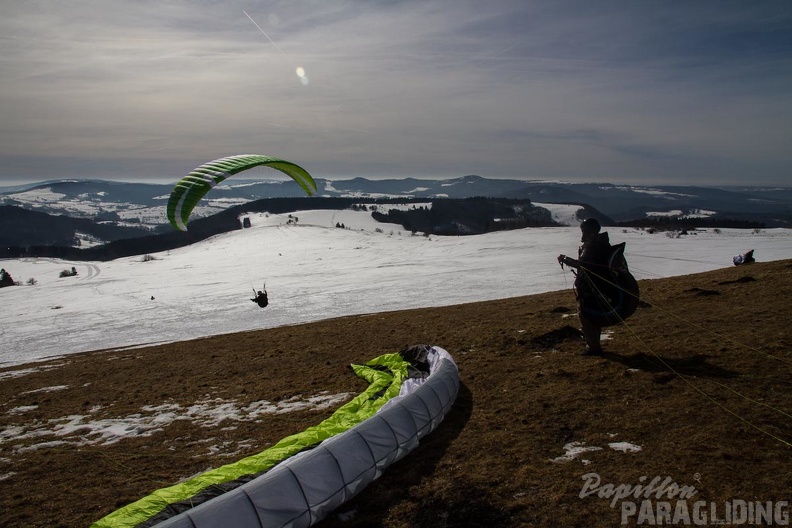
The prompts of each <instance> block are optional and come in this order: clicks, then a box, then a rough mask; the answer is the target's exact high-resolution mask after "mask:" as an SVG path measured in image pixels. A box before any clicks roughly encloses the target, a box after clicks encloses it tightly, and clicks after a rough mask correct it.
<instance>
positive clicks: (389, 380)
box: [91, 353, 410, 528]
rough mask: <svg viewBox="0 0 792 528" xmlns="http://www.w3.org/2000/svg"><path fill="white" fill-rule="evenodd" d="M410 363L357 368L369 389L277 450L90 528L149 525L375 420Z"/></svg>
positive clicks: (393, 360) (384, 359)
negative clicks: (211, 491)
mask: <svg viewBox="0 0 792 528" xmlns="http://www.w3.org/2000/svg"><path fill="white" fill-rule="evenodd" d="M409 365H410V364H409V363H408V362H406V361H404V359H403V358H402V356H401V355H399V354H397V353H394V354H384V355H382V356H379V357H377V358H374V359H372V360H371V361H369V362H367V363H366V364H365V365H352V369H353V371H354V372H355V375H357V376H358V377H360V378H362V379H364V380H366V381H367V382H369V387H368V388H367V389H366V390H365V391H364V392H362V393H361V394H359V395H358V396H356V397H355V398H354V399H352V400H351V401H350V402H349V403H346V404H345V405H343V406H341V407H339V408H338V409H337V410H336V412H335V413H333V415H332V416H330V417H329V418H327V419H326V420H324V421H323V422H321V423H319V424H318V425H315V426H312V427H309V428H308V429H306V430H305V431H303V432H301V433H297V434H295V435H292V436H287V437H286V438H284V439H282V440H280V441H279V442H278V443H276V444H275V445H273V446H272V447H270V448H268V449H266V450H264V451H262V452H260V453H257V454H255V455H251V456H249V457H246V458H243V459H242V460H239V461H237V462H235V463H233V464H228V465H226V466H222V467H219V468H217V469H213V470H210V471H207V472H205V473H202V474H200V475H198V476H196V477H194V478H192V479H190V480H187V481H185V482H182V483H179V484H176V485H173V486H170V487H167V488H162V489H159V490H157V491H155V492H153V493H152V494H151V495H148V496H147V497H144V498H142V499H140V500H138V501H136V502H133V503H132V504H129V505H127V506H124V507H123V508H121V509H118V510H116V511H114V512H113V513H111V514H109V515H107V516H106V517H104V518H102V519H100V520H99V521H97V522H95V523H94V524H92V525H91V528H131V527H135V526H138V525H140V524H142V523H145V522H146V521H147V520H149V519H151V518H152V517H154V516H155V515H157V514H158V513H160V512H161V511H162V510H164V509H165V508H167V507H168V506H169V505H171V504H175V503H178V502H182V501H186V500H189V499H191V498H192V497H195V496H196V495H198V494H199V493H200V492H201V491H203V490H205V489H207V488H209V487H210V486H215V485H219V484H224V483H228V482H233V481H235V480H238V479H241V478H243V477H245V476H249V475H256V474H259V473H262V472H264V471H267V470H269V469H271V468H272V467H274V466H275V465H276V464H278V463H279V462H282V461H284V460H286V459H287V458H289V457H291V456H294V455H296V454H297V453H299V452H300V451H303V450H304V449H307V448H310V447H312V446H314V445H316V444H318V443H320V442H322V441H323V440H326V439H328V438H331V437H333V436H335V435H337V434H339V433H343V432H344V431H346V430H348V429H350V428H352V427H353V426H355V425H357V424H359V423H360V422H362V421H363V420H366V419H367V418H370V417H372V416H374V414H375V413H376V412H377V410H378V409H379V408H380V407H382V406H383V405H384V404H385V403H386V402H387V401H388V400H390V399H391V398H394V397H395V396H398V395H399V390H400V389H401V385H402V383H403V382H404V380H405V379H407V377H408V370H407V369H408V366H409Z"/></svg>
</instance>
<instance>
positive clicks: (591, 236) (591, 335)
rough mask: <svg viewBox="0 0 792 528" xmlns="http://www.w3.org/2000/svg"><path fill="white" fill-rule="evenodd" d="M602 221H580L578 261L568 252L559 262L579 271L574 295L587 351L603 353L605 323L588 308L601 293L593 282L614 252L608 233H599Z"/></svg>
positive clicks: (590, 219)
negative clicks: (598, 320)
mask: <svg viewBox="0 0 792 528" xmlns="http://www.w3.org/2000/svg"><path fill="white" fill-rule="evenodd" d="M600 229H602V227H601V226H600V223H599V222H598V221H597V220H596V219H595V218H587V219H586V220H583V222H582V223H581V224H580V231H581V233H582V236H581V238H580V241H581V242H582V243H583V245H581V246H580V248H579V249H578V258H577V260H575V259H573V258H570V257H567V256H566V255H559V256H558V263H559V264H561V265H562V266H563V265H564V264H566V265H567V266H569V267H570V268H574V269H576V270H577V272H576V273H575V296H576V297H577V301H578V318H579V319H580V326H581V328H582V330H583V339H585V341H586V352H585V353H586V354H598V353H601V352H602V346H601V345H600V334H601V333H602V326H600V325H599V324H598V323H597V322H595V321H594V320H592V319H591V318H589V317H587V316H586V313H585V310H586V308H588V307H594V306H595V305H596V303H598V302H599V301H598V298H599V294H598V292H597V291H596V288H595V287H594V286H593V285H592V281H593V280H594V278H596V277H598V276H601V275H602V274H604V273H605V271H606V270H607V269H608V258H609V256H610V252H611V245H610V240H609V239H608V233H607V232H603V233H600Z"/></svg>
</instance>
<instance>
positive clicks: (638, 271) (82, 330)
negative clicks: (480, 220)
mask: <svg viewBox="0 0 792 528" xmlns="http://www.w3.org/2000/svg"><path fill="white" fill-rule="evenodd" d="M248 216H249V218H250V219H251V222H252V228H250V229H243V230H241V231H235V232H232V233H227V234H224V235H220V236H216V237H213V238H210V239H208V240H205V241H203V242H200V243H197V244H194V245H192V246H190V247H185V248H181V249H177V250H172V251H169V252H163V253H157V254H151V255H147V256H144V257H140V256H138V257H130V258H123V259H118V260H114V261H110V262H67V261H61V260H52V259H26V260H18V259H8V260H3V261H0V266H2V267H3V268H5V269H6V270H8V272H9V273H11V275H12V276H13V277H14V279H15V280H17V281H19V282H20V283H21V284H22V285H21V286H16V287H8V288H3V289H0V310H2V313H3V322H2V327H0V341H2V347H0V348H1V351H0V364H15V363H22V362H27V361H33V360H37V359H41V358H44V357H47V356H52V355H57V354H68V353H74V352H80V351H87V350H96V349H104V348H116V347H129V346H135V345H138V344H147V343H157V342H167V341H174V340H183V339H190V338H195V337H201V336H208V335H213V334H221V333H228V332H238V331H243V330H252V329H259V328H267V327H274V326H282V325H291V324H297V323H303V322H308V321H316V320H320V319H326V318H332V317H339V316H345V315H352V314H372V313H377V312H383V311H390V310H399V309H405V308H419V307H428V306H446V305H452V304H458V303H465V302H472V301H483V300H491V299H498V298H507V297H514V296H521V295H528V294H533V293H539V292H544V291H553V290H561V289H568V288H571V286H572V280H573V278H572V275H571V273H570V272H569V271H568V270H562V269H561V268H560V267H559V266H558V264H557V262H556V257H557V255H558V254H560V253H564V254H570V255H574V254H575V251H576V248H577V246H578V244H579V240H578V239H579V236H580V235H579V230H578V229H576V228H534V229H522V230H516V231H507V232H496V233H490V234H486V235H476V236H467V237H435V236H431V237H424V236H411V234H410V233H408V232H405V231H404V230H403V229H402V228H401V226H398V225H388V224H381V223H377V222H375V221H374V220H373V219H372V218H371V216H370V214H369V213H367V212H357V211H351V210H344V211H302V212H299V213H295V214H292V215H288V214H286V215H271V214H270V215H268V214H263V213H261V214H260V213H255V214H251V215H248ZM294 217H297V218H296V222H295V218H294ZM337 224H343V225H344V227H345V228H344V229H341V228H338V227H335V226H336V225H337ZM610 235H611V240H612V241H613V242H614V243H615V242H620V241H626V242H627V258H628V260H629V262H630V265H631V269H632V270H633V272H634V274H635V275H636V277H637V278H639V279H641V278H657V277H665V276H673V275H681V274H688V273H695V272H701V271H706V270H712V269H716V268H720V267H726V266H731V265H732V263H731V259H732V257H733V256H734V255H736V254H739V253H742V252H744V251H745V250H747V249H752V248H753V249H755V250H756V255H755V256H756V259H757V260H758V261H768V260H777V259H783V258H790V257H792V231H789V230H783V229H772V230H762V231H761V232H758V233H754V232H752V231H750V230H728V229H724V230H721V231H720V232H716V231H715V230H709V231H701V232H697V233H696V234H691V235H687V236H681V237H679V238H671V237H669V236H667V235H666V234H662V233H656V234H648V233H646V232H643V231H639V230H624V231H622V230H616V231H611V232H610ZM72 266H73V267H75V269H76V270H77V272H78V274H77V275H76V276H73V277H62V278H61V277H59V272H60V271H62V270H64V269H70V268H71V267H72ZM30 279H34V280H35V282H36V284H35V285H27V284H26V283H27V282H28V281H30ZM30 282H33V281H30ZM264 282H266V287H267V290H268V292H269V295H270V305H269V307H267V308H265V309H260V308H258V307H257V306H256V305H255V304H254V303H252V302H251V301H250V300H249V298H250V297H252V294H253V291H252V290H253V289H254V288H255V289H259V288H261V286H262V284H263V283H264ZM570 295H572V293H571V292H570Z"/></svg>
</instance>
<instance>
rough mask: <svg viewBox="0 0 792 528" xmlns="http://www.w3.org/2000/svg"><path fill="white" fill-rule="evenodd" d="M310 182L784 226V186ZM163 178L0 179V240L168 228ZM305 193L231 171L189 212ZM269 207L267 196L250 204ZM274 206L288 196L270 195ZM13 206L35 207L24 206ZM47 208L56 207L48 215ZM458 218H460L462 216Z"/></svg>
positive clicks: (624, 215)
mask: <svg viewBox="0 0 792 528" xmlns="http://www.w3.org/2000/svg"><path fill="white" fill-rule="evenodd" d="M317 185H318V188H319V192H318V196H319V198H325V199H328V198H335V199H344V200H340V201H339V202H338V203H339V204H346V205H343V206H348V205H349V204H353V203H372V202H373V201H375V200H384V199H401V200H405V201H406V200H409V201H413V202H416V201H423V202H427V203H428V202H430V201H438V200H442V199H468V198H473V197H485V198H491V199H513V200H523V201H524V200H530V201H531V202H533V203H534V204H539V206H540V207H541V206H542V204H576V205H579V206H581V208H584V209H585V211H586V214H587V215H593V216H597V217H599V218H600V219H602V220H603V221H605V222H613V223H625V224H630V225H640V224H641V223H642V222H643V223H645V222H648V221H652V220H655V221H660V219H662V221H666V222H668V221H687V222H695V221H698V222H699V224H700V225H709V226H718V225H722V226H726V225H754V226H764V227H790V226H792V187H785V188H767V187H750V186H745V187H721V188H715V187H693V186H689V187H688V186H637V185H613V184H608V183H564V182H551V181H524V180H502V179H489V178H482V177H480V176H464V177H461V178H454V179H447V180H419V179H415V178H405V179H389V180H368V179H365V178H354V179H351V180H332V181H331V180H322V179H318V180H317ZM172 187H173V184H150V183H130V182H116V181H104V180H59V181H49V182H42V183H37V184H31V185H26V186H17V187H7V188H2V187H0V226H1V227H2V228H1V229H0V245H4V246H12V245H13V246H27V247H29V246H31V245H44V246H52V245H57V246H72V247H74V246H77V245H79V246H82V247H83V248H85V247H86V246H90V245H92V244H93V243H97V244H100V243H102V242H108V241H113V240H120V239H126V238H135V237H140V236H145V235H155V234H158V233H162V234H166V233H167V232H168V231H169V230H170V227H169V226H167V220H166V218H165V206H166V204H167V200H168V197H169V195H170V192H171V189H172ZM304 196H305V195H304V193H303V191H302V189H300V187H299V186H298V185H297V184H296V183H295V182H293V181H292V180H286V181H284V180H243V179H233V178H232V179H229V180H226V182H224V183H223V184H221V185H218V186H217V187H216V188H215V189H213V190H212V192H211V193H209V194H208V195H207V196H206V197H205V198H204V199H203V200H202V201H201V203H200V204H199V206H198V207H196V209H195V210H194V212H193V217H194V218H200V217H209V216H212V215H215V214H217V213H220V212H222V211H227V210H228V209H235V210H236V208H235V207H234V206H242V205H244V207H245V208H249V207H251V206H252V203H251V202H255V201H257V200H262V199H270V200H272V199H290V198H295V199H296V198H302V199H300V200H298V202H299V204H300V205H299V207H303V208H314V206H313V204H315V205H316V207H315V208H326V207H327V206H328V205H327V204H322V205H321V206H320V205H319V202H321V201H322V200H317V198H310V199H308V200H307V201H306V200H305V199H304ZM311 200H316V201H315V202H312V201H311ZM329 201H330V202H333V200H329ZM271 206H272V203H269V204H268V205H259V207H271ZM277 207H280V208H283V207H288V205H284V203H282V202H279V204H278V205H277ZM294 207H298V206H297V205H295V206H294ZM521 207H523V206H521ZM18 209H21V210H24V211H27V212H33V213H38V215H36V214H33V215H31V214H25V212H22V211H18ZM294 210H299V209H294ZM240 212H244V211H240ZM548 214H549V213H548ZM52 215H60V216H57V217H55V220H52V219H51V217H52ZM64 216H65V217H66V218H64ZM533 216H536V213H534V214H533ZM48 218H49V219H48ZM459 220H460V222H461V224H464V219H459ZM702 222H706V224H703V223H702ZM220 224H222V225H223V226H225V227H223V229H224V228H226V227H228V225H230V224H229V222H228V220H227V219H225V220H223V221H222V222H219V223H217V227H213V228H210V229H208V230H207V232H215V231H216V230H217V229H221V228H220V227H219V226H220ZM231 224H233V222H231Z"/></svg>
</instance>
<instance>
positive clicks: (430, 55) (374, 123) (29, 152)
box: [0, 0, 792, 185]
mask: <svg viewBox="0 0 792 528" xmlns="http://www.w3.org/2000/svg"><path fill="white" fill-rule="evenodd" d="M0 46H2V53H0V185H3V184H11V183H16V182H19V181H22V180H33V181H37V180H46V179H53V178H62V177H84V178H105V179H124V180H128V181H134V180H136V179H141V180H142V179H156V178H159V179H162V180H164V181H175V180H177V179H179V178H180V177H181V176H183V175H184V174H186V173H187V172H189V170H191V169H192V168H193V167H195V166H197V165H200V164H201V163H204V162H205V161H209V160H211V159H214V158H217V157H221V156H226V155H231V154H242V153H258V154H268V155H274V156H279V157H283V158H286V159H289V160H292V161H295V162H297V163H299V164H300V165H302V166H304V167H305V168H306V169H308V170H309V172H311V173H312V174H313V175H314V176H315V177H319V178H331V179H334V178H342V179H346V178H352V177H356V176H362V177H368V178H380V177H397V178H398V177H408V176H411V177H418V178H445V177H457V176H463V175H466V174H478V175H481V176H484V177H490V178H520V179H561V180H568V181H608V182H613V183H642V184H661V183H685V184H723V185H731V184H762V185H763V184H776V185H777V184H786V185H788V184H789V183H788V180H789V176H790V166H791V165H792V164H791V163H790V161H792V154H790V152H792V149H790V148H789V143H790V138H792V134H790V132H792V3H791V2H789V1H788V0H781V1H771V2H756V1H752V2H745V1H720V0H718V1H707V0H704V1H697V2H682V1H680V2H666V1H658V2H652V1H638V2H636V1H626V0H625V1H597V2H590V1H587V0H580V1H563V0H548V1H534V0H514V1H508V0H491V1H487V2H483V1H464V0H448V1H431V0H416V1H385V0H383V1H373V0H370V1H366V2H360V1H337V0H315V1H308V0H289V1H280V2H279V1H257V0H250V1H244V2H238V1H233V0H229V1H209V0H206V1H195V0H173V1H135V2H129V1H121V0H72V1H36V0H25V1H17V0H0Z"/></svg>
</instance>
